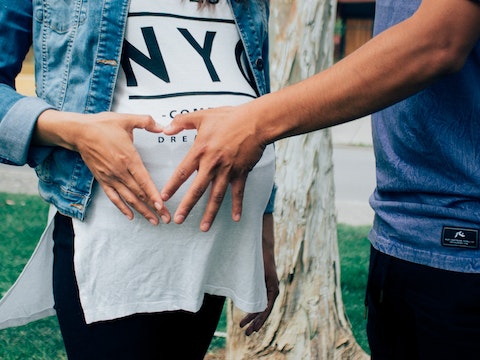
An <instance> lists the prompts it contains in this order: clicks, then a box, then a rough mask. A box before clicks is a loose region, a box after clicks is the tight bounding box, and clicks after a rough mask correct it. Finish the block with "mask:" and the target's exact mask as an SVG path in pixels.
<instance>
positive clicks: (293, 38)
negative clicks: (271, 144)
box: [226, 0, 368, 360]
mask: <svg viewBox="0 0 480 360" xmlns="http://www.w3.org/2000/svg"><path fill="white" fill-rule="evenodd" d="M335 10H336V3H335V1H334V0H308V1H306V0H289V1H286V0H271V22H270V29H271V43H272V46H271V75H272V88H274V89H278V88H281V87H283V86H286V85H288V84H291V83H295V82H297V81H299V80H302V79H304V78H306V77H308V76H311V75H313V74H314V73H316V72H318V71H319V70H321V69H323V68H325V67H327V66H329V65H331V63H332V59H333V28H334V20H335ZM276 149H277V175H276V182H277V186H278V192H277V199H276V206H275V227H276V229H275V236H276V259H277V268H278V274H279V278H280V295H279V297H278V299H277V302H276V304H275V308H274V310H273V312H272V314H271V315H270V318H269V320H268V322H267V323H266V324H265V325H264V328H263V329H262V330H261V331H260V332H259V333H258V334H253V335H251V336H250V337H246V336H245V335H244V333H243V330H242V329H240V328H239V326H238V323H239V321H240V319H241V318H242V317H243V316H244V314H242V313H241V312H240V311H238V310H237V309H235V308H234V307H233V306H232V305H231V303H230V305H229V311H228V330H227V331H228V336H227V355H226V358H227V359H234V360H238V359H291V360H306V359H315V360H319V359H364V358H368V356H367V355H366V354H365V352H364V351H363V350H362V349H361V348H360V346H358V344H357V343H356V341H355V339H354V337H353V335H352V332H351V329H350V324H349V322H348V320H347V319H346V317H345V314H344V308H343V302H342V296H341V287H340V270H339V269H340V266H339V265H340V264H339V256H338V247H337V232H336V217H335V205H334V204H335V202H334V184H333V163H332V144H331V138H330V132H329V131H328V130H323V131H317V132H314V133H310V134H307V135H302V136H297V137H293V138H290V139H286V140H282V141H279V142H277V144H276Z"/></svg>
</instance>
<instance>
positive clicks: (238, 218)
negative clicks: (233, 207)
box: [232, 213, 242, 222]
mask: <svg viewBox="0 0 480 360" xmlns="http://www.w3.org/2000/svg"><path fill="white" fill-rule="evenodd" d="M241 217H242V215H241V214H240V213H237V214H234V215H233V216H232V218H233V221H236V222H239V221H240V218H241Z"/></svg>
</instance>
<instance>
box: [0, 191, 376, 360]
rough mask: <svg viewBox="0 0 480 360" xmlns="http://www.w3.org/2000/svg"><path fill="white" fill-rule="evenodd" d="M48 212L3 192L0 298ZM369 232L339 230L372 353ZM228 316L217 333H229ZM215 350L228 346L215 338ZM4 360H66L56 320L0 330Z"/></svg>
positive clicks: (357, 325) (356, 318)
mask: <svg viewBox="0 0 480 360" xmlns="http://www.w3.org/2000/svg"><path fill="white" fill-rule="evenodd" d="M47 210H48V207H47V205H46V204H45V203H43V202H42V201H41V200H40V199H39V198H38V197H37V196H30V195H13V194H5V193H0V234H1V236H0V254H1V255H0V260H1V261H0V295H3V294H4V293H5V292H6V291H7V290H8V288H9V287H10V286H11V284H12V283H13V281H14V280H15V279H16V277H17V276H18V274H19V273H20V271H21V270H22V268H23V266H24V265H25V263H26V262H27V260H28V258H29V256H30V254H31V253H32V251H33V249H34V247H35V245H36V241H37V240H38V238H39V237H40V235H41V233H42V231H43V227H44V224H45V219H46V216H47ZM367 234H368V227H353V226H348V225H344V224H339V225H338V239H339V249H340V260H341V271H342V293H343V300H344V304H345V309H346V312H347V315H348V318H349V320H350V322H351V324H352V329H353V333H354V335H355V337H356V339H357V341H358V343H359V344H360V345H361V346H362V347H363V349H365V350H366V351H368V345H367V340H366V334H365V320H364V319H363V314H364V305H363V304H364V292H365V284H366V279H367V271H368V252H369V243H368V240H367V238H366V236H367ZM225 329H226V322H225V316H222V319H221V321H220V324H219V328H218V330H219V331H222V332H223V331H225ZM212 346H213V347H222V346H224V339H222V338H216V339H214V342H213V344H212ZM0 359H2V360H14V359H15V360H16V359H29V360H52V359H55V360H57V359H66V355H65V350H64V348H63V344H62V339H61V336H60V331H59V328H58V323H57V321H56V318H55V317H51V318H47V319H44V320H39V321H36V322H34V323H31V324H29V325H26V326H21V327H18V328H10V329H5V330H1V331H0Z"/></svg>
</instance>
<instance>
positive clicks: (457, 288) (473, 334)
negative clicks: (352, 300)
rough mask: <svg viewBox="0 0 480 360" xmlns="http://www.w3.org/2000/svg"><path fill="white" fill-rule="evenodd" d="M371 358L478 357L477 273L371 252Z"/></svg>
mask: <svg viewBox="0 0 480 360" xmlns="http://www.w3.org/2000/svg"><path fill="white" fill-rule="evenodd" d="M367 302H368V323H367V334H368V341H369V344H370V350H371V354H372V357H371V358H372V360H383V359H388V360H390V359H400V360H415V359H432V360H433V359H434V360H443V359H445V360H457V359H458V360H469V359H480V340H479V339H480V275H479V274H465V273H457V272H452V271H445V270H439V269H434V268H431V267H428V266H423V265H418V264H414V263H410V262H407V261H403V260H399V259H397V258H393V257H391V256H388V255H385V254H383V253H381V252H379V251H377V250H375V249H373V248H372V252H371V257H370V274H369V282H368V290H367Z"/></svg>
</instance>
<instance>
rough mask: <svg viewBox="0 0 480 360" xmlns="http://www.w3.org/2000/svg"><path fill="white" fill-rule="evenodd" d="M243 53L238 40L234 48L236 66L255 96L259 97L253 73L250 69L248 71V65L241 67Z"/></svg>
mask: <svg viewBox="0 0 480 360" xmlns="http://www.w3.org/2000/svg"><path fill="white" fill-rule="evenodd" d="M244 53H245V48H244V46H243V43H242V40H239V41H238V43H237V45H236V46H235V59H236V60H237V66H238V68H239V69H240V72H241V73H242V75H243V77H244V78H245V80H247V82H248V83H249V84H250V86H251V87H252V89H253V90H255V93H256V94H257V96H260V93H259V92H258V90H257V84H256V83H255V79H254V78H253V72H252V69H250V66H249V65H248V62H247V65H245V66H244V65H243V61H242V58H243V56H242V55H244Z"/></svg>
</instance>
